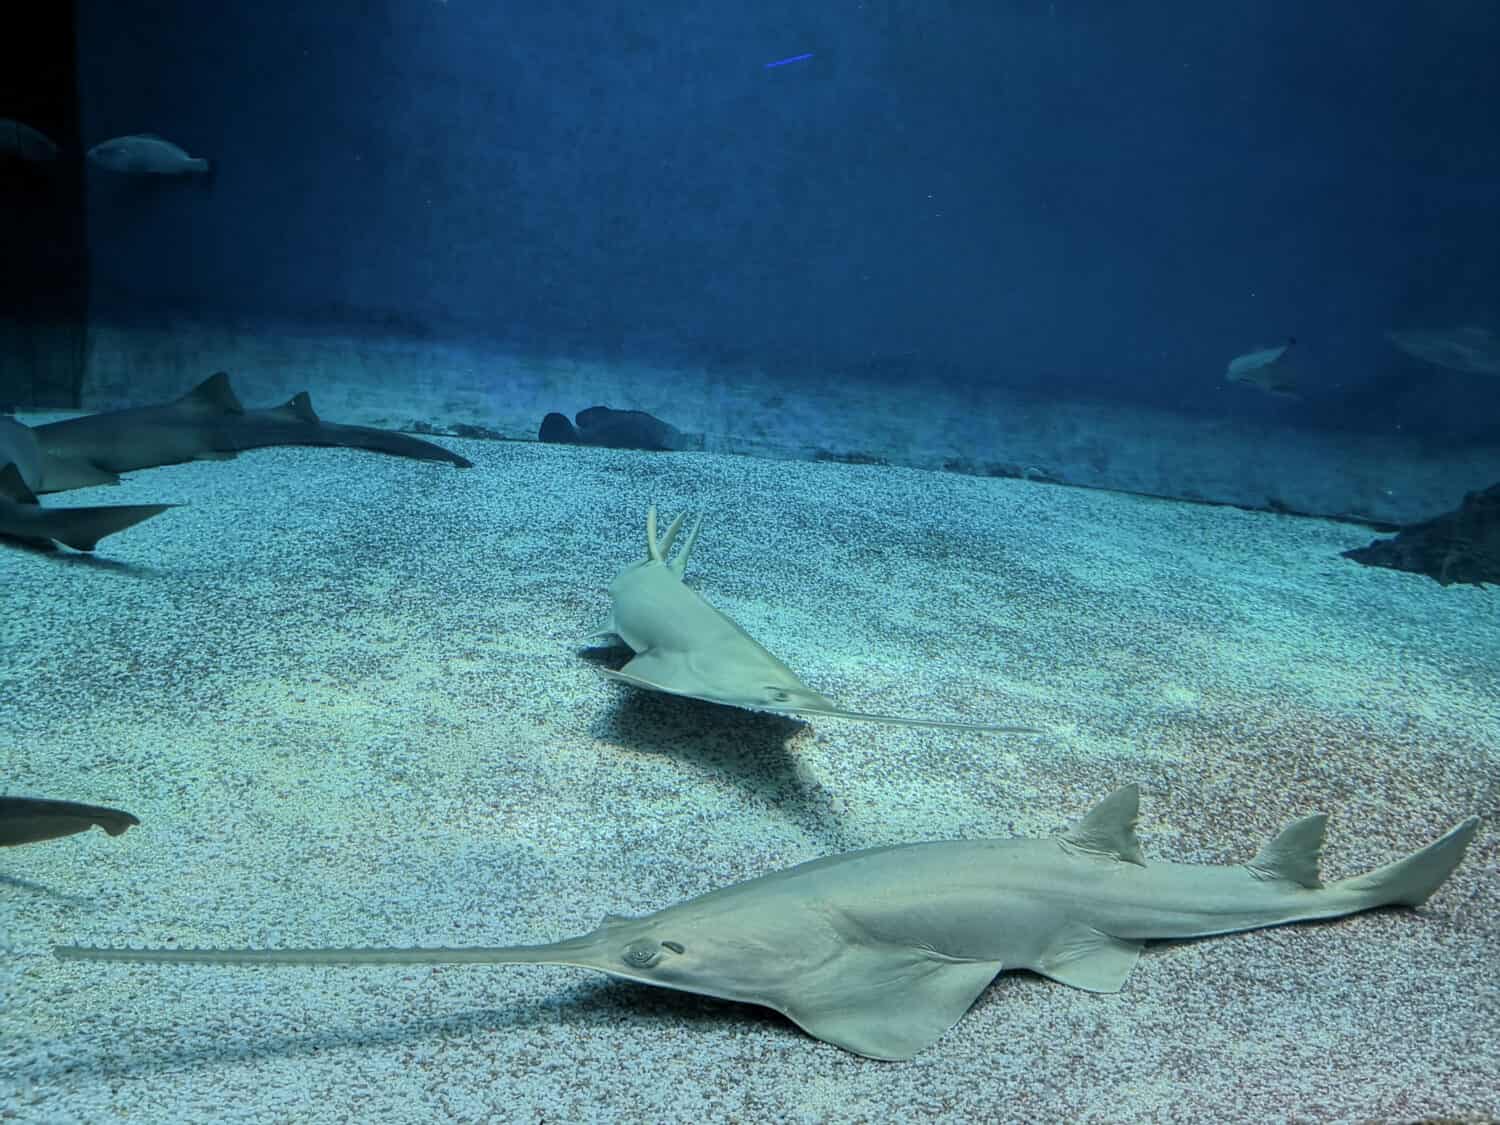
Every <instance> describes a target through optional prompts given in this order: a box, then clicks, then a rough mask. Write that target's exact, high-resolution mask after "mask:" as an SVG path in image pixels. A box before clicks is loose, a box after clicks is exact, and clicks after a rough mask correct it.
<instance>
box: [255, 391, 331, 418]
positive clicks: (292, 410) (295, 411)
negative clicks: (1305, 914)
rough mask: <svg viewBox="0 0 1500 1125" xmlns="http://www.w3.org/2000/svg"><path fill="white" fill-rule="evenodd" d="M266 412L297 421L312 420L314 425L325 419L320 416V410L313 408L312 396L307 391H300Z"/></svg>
mask: <svg viewBox="0 0 1500 1125" xmlns="http://www.w3.org/2000/svg"><path fill="white" fill-rule="evenodd" d="M266 413H268V414H276V415H279V416H281V417H283V418H290V419H292V420H294V421H297V422H311V423H313V424H314V425H317V424H318V423H320V422H322V421H323V419H321V418H319V417H318V412H317V411H316V410H314V409H313V404H312V396H311V395H309V394H308V393H307V392H306V391H298V392H297V393H296V394H294V395H293V396H292V397H291V398H289V399H287V400H286V401H285V402H283V403H282V404H281V405H280V406H276V407H272V408H271V409H270V410H268V411H267V412H266Z"/></svg>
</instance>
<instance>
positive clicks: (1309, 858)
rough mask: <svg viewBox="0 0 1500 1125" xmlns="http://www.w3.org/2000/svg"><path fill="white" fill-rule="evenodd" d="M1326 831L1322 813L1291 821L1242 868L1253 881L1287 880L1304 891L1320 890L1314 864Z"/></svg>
mask: <svg viewBox="0 0 1500 1125" xmlns="http://www.w3.org/2000/svg"><path fill="white" fill-rule="evenodd" d="M1327 830H1328V815H1327V814H1326V813H1314V814H1313V815H1312V816H1304V817H1303V818H1302V819H1301V820H1294V821H1292V823H1290V824H1288V825H1287V826H1286V827H1285V828H1283V829H1282V830H1281V831H1280V832H1278V833H1276V835H1274V836H1272V837H1271V838H1270V839H1269V840H1267V841H1266V843H1265V846H1264V847H1262V848H1261V849H1260V851H1258V852H1256V853H1255V858H1254V859H1252V860H1251V861H1250V862H1249V863H1247V864H1245V867H1246V869H1247V870H1248V871H1249V872H1250V874H1252V875H1254V876H1255V877H1256V878H1257V879H1289V880H1291V881H1292V882H1293V883H1297V884H1299V885H1301V886H1304V887H1309V888H1314V889H1315V888H1317V887H1321V886H1322V885H1323V880H1322V879H1320V878H1319V877H1318V860H1319V859H1320V858H1321V857H1322V855H1323V837H1324V834H1325V833H1326V832H1327Z"/></svg>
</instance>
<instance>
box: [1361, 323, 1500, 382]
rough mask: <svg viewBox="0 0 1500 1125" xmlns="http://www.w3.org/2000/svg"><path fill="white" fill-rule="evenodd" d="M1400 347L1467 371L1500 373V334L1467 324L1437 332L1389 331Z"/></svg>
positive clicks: (1472, 373) (1432, 362) (1393, 342)
mask: <svg viewBox="0 0 1500 1125" xmlns="http://www.w3.org/2000/svg"><path fill="white" fill-rule="evenodd" d="M1385 337H1386V339H1387V340H1389V341H1390V342H1391V343H1392V344H1394V345H1395V346H1396V347H1398V348H1400V349H1401V350H1402V351H1403V352H1405V353H1406V354H1407V355H1409V356H1414V357H1415V358H1417V359H1420V360H1422V361H1423V362H1424V363H1431V364H1435V365H1436V366H1438V367H1446V368H1448V369H1449V370H1450V371H1462V372H1464V373H1465V374H1467V375H1500V336H1497V335H1495V333H1493V332H1491V331H1490V330H1489V329H1488V328H1481V327H1479V326H1478V325H1475V324H1466V325H1464V326H1463V327H1461V328H1450V329H1446V330H1442V331H1437V332H1387V333H1386V334H1385Z"/></svg>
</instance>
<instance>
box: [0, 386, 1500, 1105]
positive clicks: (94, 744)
mask: <svg viewBox="0 0 1500 1125" xmlns="http://www.w3.org/2000/svg"><path fill="white" fill-rule="evenodd" d="M330 413H332V412H330ZM332 416H334V417H337V415H336V414H333V415H332ZM439 440H441V441H442V442H443V443H444V444H446V445H448V446H450V447H452V448H456V449H459V450H460V451H461V452H463V453H464V454H465V455H466V456H468V457H470V458H472V459H473V460H474V461H475V463H476V464H475V467H474V468H473V469H469V470H455V469H453V468H451V467H449V466H446V465H435V464H425V463H418V462H411V461H405V460H400V459H394V458H384V457H379V456H374V455H369V454H363V453H358V452H353V451H346V450H309V449H275V450H264V451H258V452H255V453H249V454H246V455H244V456H242V457H240V458H239V459H237V460H236V461H233V462H230V463H201V464H192V465H184V466H177V467H171V468H164V469H158V470H152V471H150V472H142V473H138V474H135V475H134V476H133V477H132V479H131V480H129V481H128V482H126V483H125V484H124V485H123V486H121V487H119V488H114V489H100V490H93V491H91V492H76V493H69V494H64V495H60V496H53V497H49V498H46V499H47V501H48V503H50V504H56V505H59V506H62V505H68V504H78V503H141V502H173V503H182V504H185V505H187V506H185V507H182V508H178V509H174V510H172V511H170V512H167V513H166V514H164V515H162V516H160V517H158V518H156V519H153V520H150V521H148V522H146V523H144V524H142V525H140V526H138V527H136V528H133V529H131V530H129V531H126V532H124V533H121V534H119V535H117V536H115V537H112V538H110V539H108V540H106V541H105V542H104V543H103V544H102V545H101V549H100V550H99V551H98V553H97V555H96V556H95V557H85V556H79V555H76V554H73V553H71V552H58V553H56V554H54V555H51V556H48V555H44V554H38V553H34V552H31V551H27V550H23V549H19V548H14V547H10V546H0V598H3V602H0V604H3V608H4V622H5V626H4V633H3V641H0V646H3V647H0V653H3V662H0V756H3V760H4V763H5V768H4V775H3V776H4V780H3V784H4V787H5V789H6V790H7V791H9V792H12V793H18V794H29V795H35V796H47V797H55V798H64V799H73V800H82V801H89V802H94V803H102V804H111V805H117V806H120V807H123V808H126V809H129V810H130V811H132V812H133V813H135V814H136V815H138V816H139V817H140V818H141V822H142V823H141V826H140V827H139V828H137V829H133V830H132V831H131V832H129V833H128V834H127V835H125V836H123V837H120V838H118V839H110V838H107V837H105V836H104V835H103V834H102V833H99V832H91V833H89V834H86V835H81V836H75V837H71V838H68V839H63V840H57V841H52V842H49V843H44V844H36V845H30V846H25V847H19V848H15V849H10V850H7V851H6V852H5V853H4V854H3V855H0V911H3V912H0V933H3V936H4V939H5V943H6V945H7V951H6V955H5V958H4V962H3V967H0V1000H3V1008H0V1118H4V1119H14V1120H20V1121H27V1122H33V1121H34V1122H48V1123H51V1122H89V1123H100V1122H110V1121H123V1120H127V1119H128V1120H136V1121H142V1120H150V1121H163V1122H165V1121H173V1122H175V1121H186V1122H197V1121H203V1122H209V1121H213V1122H222V1121H236V1122H238V1121H256V1122H259V1121H267V1122H270V1121H284V1122H298V1123H308V1125H311V1123H319V1122H372V1121H379V1122H421V1121H451V1122H481V1121H510V1120H515V1121H542V1120H549V1121H551V1120H569V1121H579V1120H590V1119H611V1118H617V1119H629V1120H658V1121H703V1120H741V1121H762V1120H789V1121H872V1122H874V1121H891V1120H917V1119H920V1120H951V1121H964V1122H972V1121H981V1120H983V1121H1008V1120H1016V1121H1021V1120H1025V1121H1043V1120H1053V1121H1063V1120H1071V1121H1144V1120H1150V1121H1194V1122H1201V1121H1210V1120H1212V1121H1229V1120H1245V1121H1268V1120H1309V1121H1310V1120H1316V1121H1351V1122H1356V1121H1414V1120H1418V1119H1421V1118H1423V1117H1424V1116H1434V1117H1445V1118H1457V1119H1485V1118H1487V1117H1489V1116H1491V1115H1494V1114H1496V1113H1500V972H1497V965H1500V926H1497V920H1500V880H1497V870H1500V864H1497V854H1500V847H1497V843H1496V836H1495V834H1494V831H1493V818H1494V816H1495V814H1496V812H1497V802H1500V603H1497V602H1496V600H1495V599H1496V596H1497V595H1496V592H1495V591H1494V590H1493V589H1488V590H1480V589H1474V588H1469V587H1450V588H1447V589H1444V588H1442V587H1439V586H1438V585H1437V584H1436V583H1433V582H1431V581H1429V580H1427V579H1424V578H1421V577H1419V576H1415V575H1410V574H1401V573H1395V572H1389V571H1382V570H1374V569H1366V568H1363V567H1360V566H1358V565H1356V564H1353V563H1351V562H1348V561H1346V560H1343V559H1341V558H1340V557H1339V552H1340V551H1341V550H1343V549H1345V548H1348V547H1352V546H1356V545H1360V544H1363V543H1365V542H1367V541H1368V540H1369V539H1370V533H1369V532H1368V531H1366V530H1364V529H1361V528H1358V527H1353V526H1348V525H1340V524H1331V523H1322V522H1318V521H1313V520H1302V519H1293V518H1288V517H1284V516H1277V515H1272V514H1265V513H1250V512H1244V511H1239V510H1236V509H1232V508H1211V507H1203V506H1193V505H1181V504H1174V503H1169V502H1162V501H1152V500H1147V499H1142V498H1139V497H1131V496H1122V495H1117V494H1112V493H1106V492H1099V491H1088V490H1080V489H1070V488H1063V487H1057V486H1050V485H1045V484H1038V483H1032V482H1025V481H1018V480H1005V479H990V478H983V477H968V476H959V475H949V474H935V473H926V472H920V471H915V470H906V469H895V468H886V467H877V466H851V465H840V464H817V463H801V462H793V461H769V460H759V459H753V458H746V457H731V456H721V455H714V454H677V455H650V454H640V453H629V452H616V451H608V450H592V449H577V448H561V447H547V446H537V445H526V444H519V443H503V442H475V441H459V440H454V439H439ZM652 502H654V503H656V504H658V505H659V506H660V507H661V508H662V509H663V511H664V513H666V514H669V515H670V514H672V513H675V512H676V511H679V510H684V509H694V510H698V509H702V510H704V511H705V512H706V513H707V518H706V520H705V524H704V531H703V535H702V538H701V540H700V542H699V545H698V547H697V550H696V551H695V553H694V556H693V560H692V564H691V566H690V568H689V579H690V581H692V582H693V583H694V584H695V585H696V587H697V588H698V589H699V590H700V591H701V592H702V593H703V594H704V595H705V596H706V597H707V598H708V599H709V600H710V601H712V602H713V603H714V604H715V605H717V606H719V607H720V608H721V609H723V610H724V611H725V612H727V613H728V614H730V615H731V616H732V617H734V618H735V619H736V620H737V621H739V622H740V624H741V625H743V626H744V627H745V629H746V630H747V631H748V632H749V633H750V634H751V635H752V636H754V637H756V638H757V639H759V640H760V641H761V642H762V643H764V644H765V645H766V646H767V647H768V648H769V649H770V650H771V651H773V652H774V653H776V654H777V655H778V656H780V657H781V658H782V659H784V660H785V661H786V662H787V663H788V664H789V665H791V666H792V667H793V668H795V669H796V670H797V671H798V672H799V673H800V674H801V675H802V676H803V678H804V679H806V680H807V681H808V682H809V683H811V684H812V685H814V686H815V687H817V688H819V689H821V690H823V691H825V692H826V693H828V694H829V695H832V696H833V697H835V698H836V699H838V700H840V701H841V702H843V703H845V704H846V705H848V706H850V707H857V708H861V709H865V710H879V711H884V712H896V713H904V714H916V715H933V716H952V717H960V718H967V719H973V720H981V719H995V720H998V721H1013V722H1017V723H1026V724H1031V725H1035V726H1039V727H1043V728H1045V729H1046V730H1047V732H1048V733H1047V734H1046V735H1043V736H1031V737H1016V736H1005V737H997V736H993V735H983V734H970V733H962V732H959V733H955V732H951V731H941V730H922V729H905V728H893V727H884V726H874V725H868V724H862V723H856V722H851V721H844V720H835V719H818V720H815V721H813V722H811V723H802V722H794V721H790V720H787V719H784V718H778V717H774V716H766V715H756V714H752V713H748V712H742V711H737V710H733V709H728V708H722V707H715V706H711V705H707V704H700V703H697V702H694V701H691V700H682V699H676V698H669V697H662V696H654V695H648V694H644V693H634V692H630V691H628V690H625V689H621V688H619V687H615V686H612V685H610V684H608V683H606V682H604V681H603V680H602V678H601V677H599V676H598V675H597V674H596V672H595V670H594V668H593V667H592V666H591V664H590V663H589V662H588V661H587V660H585V659H581V658H580V656H579V647H580V642H582V641H583V640H584V639H585V638H587V637H588V636H589V635H591V634H593V633H594V632H595V631H596V630H597V629H598V628H600V626H601V625H602V624H603V622H604V619H605V615H606V611H607V608H608V599H607V596H606V594H605V587H606V586H607V584H608V583H609V581H610V579H611V578H612V577H613V576H614V575H615V574H616V573H617V572H618V571H619V570H620V569H622V568H623V567H624V566H626V565H628V564H629V563H631V562H634V561H636V560H637V559H638V558H640V557H642V555H643V551H644V542H645V539H644V517H645V512H646V508H647V506H648V504H650V503H652ZM1128 781H1138V782H1140V783H1141V786H1142V791H1143V796H1142V821H1141V828H1140V830H1141V836H1142V840H1143V843H1144V848H1145V852H1146V855H1147V858H1148V860H1149V859H1150V858H1151V857H1160V858H1169V859H1173V860H1178V861H1182V862H1197V863H1232V862H1239V861H1242V860H1245V859H1247V858H1249V856H1250V855H1252V854H1253V853H1254V851H1255V849H1256V848H1258V847H1259V845H1260V844H1261V843H1262V842H1263V841H1264V840H1265V839H1266V838H1267V837H1268V836H1270V835H1271V834H1272V833H1273V832H1274V831H1275V830H1276V829H1277V828H1278V827H1280V826H1281V825H1282V824H1284V823H1286V822H1287V821H1289V820H1291V819H1294V818H1295V817H1297V816H1300V815H1303V814H1305V813H1307V812H1310V811H1314V810H1325V811H1327V812H1329V813H1331V814H1332V823H1331V826H1330V832H1329V840H1328V847H1327V850H1326V852H1325V856H1324V873H1325V875H1326V876H1328V877H1330V878H1333V877H1339V876H1343V875H1347V874H1352V873H1356V872H1359V871H1363V870H1365V869H1367V868H1369V867H1372V866H1375V865H1377V864H1379V863H1382V862H1385V861H1386V860H1389V859H1391V858H1393V857H1395V856H1396V855H1398V854H1403V853H1405V852H1407V851H1410V850H1412V849H1413V848H1415V847H1417V846H1419V845H1421V844H1424V843H1426V842H1428V841H1429V840H1431V839H1433V838H1435V837H1436V836H1437V835H1439V834H1440V833H1441V832H1442V831H1444V830H1445V829H1446V828H1448V827H1449V826H1450V825H1452V824H1453V823H1455V822H1457V821H1458V820H1460V819H1462V818H1463V817H1465V816H1468V815H1470V814H1479V815H1480V816H1481V817H1483V818H1484V823H1483V825H1482V826H1481V828H1480V832H1479V835H1478V837H1477V838H1476V840H1475V842H1474V845H1473V847H1472V848H1471V849H1470V852H1469V855H1468V858H1467V860H1466V861H1465V862H1464V864H1463V865H1462V866H1461V867H1460V868H1459V870H1458V871H1457V873H1456V874H1455V875H1454V877H1453V879H1452V880H1451V881H1450V882H1449V883H1448V884H1447V885H1446V886H1445V887H1444V888H1443V889H1442V890H1441V891H1440V892H1439V893H1438V894H1437V895H1436V896H1435V897H1434V898H1433V899H1432V900H1431V901H1430V902H1429V903H1428V905H1427V906H1426V907H1425V908H1423V909H1422V910H1419V911H1415V912H1414V911H1409V910H1388V911H1377V912H1372V913H1367V914H1364V915H1360V916H1356V917H1352V918H1346V919H1342V920H1339V921H1335V922H1330V923H1322V924H1315V925H1300V926H1291V927H1285V928H1280V929H1272V930H1262V931H1256V932H1252V933H1246V934H1240V935H1234V936H1229V937H1223V938H1215V939H1208V940H1204V941H1199V942H1191V943H1171V944H1165V945H1160V946H1154V947H1152V948H1150V949H1148V951H1147V953H1146V954H1145V955H1144V956H1143V957H1142V959H1141V962H1140V964H1139V965H1138V967H1137V969H1136V971H1135V972H1134V974H1133V975H1132V976H1131V978H1130V980H1129V981H1128V982H1127V984H1126V987H1125V990H1124V991H1123V992H1121V993H1119V994H1118V995H1104V996H1101V995H1091V994H1087V993H1083V992H1079V991H1076V990H1073V989H1070V988H1067V987H1064V986H1062V985H1059V984H1056V983H1053V982H1050V981H1047V980H1044V979H1041V978H1039V977H1035V976H1031V975H1029V974H1025V973H1016V974H1004V975H1002V976H1001V977H999V978H998V979H997V981H996V982H995V983H994V984H993V985H992V986H991V987H990V988H989V989H988V990H987V991H986V992H985V993H984V994H983V995H982V996H981V997H980V999H979V1001H978V1002H977V1003H976V1004H975V1005H974V1007H973V1009H972V1010H971V1011H970V1012H969V1013H968V1015H967V1016H966V1017H965V1018H964V1019H963V1020H961V1021H960V1022H959V1023H958V1025H957V1026H956V1027H954V1028H953V1029H952V1030H951V1031H950V1032H948V1034H947V1035H946V1036H944V1038H943V1039H942V1040H941V1041H940V1042H939V1043H938V1044H937V1045H936V1046H935V1047H933V1048H931V1049H929V1050H928V1051H926V1052H924V1053H923V1054H921V1055H919V1056H918V1057H917V1059H916V1060H915V1061H913V1062H911V1063H906V1064H892V1063H880V1062H873V1061H870V1060H867V1059H863V1058H859V1057H856V1056H854V1055H851V1054H848V1053H846V1052H844V1051H842V1050H840V1049H838V1048H836V1047H832V1046H830V1045H828V1044H825V1043H822V1042H819V1041H817V1040H814V1039H812V1038H810V1037H808V1036H807V1035H805V1034H804V1033H803V1032H801V1031H800V1030H798V1029H797V1028H796V1027H795V1026H794V1025H793V1024H791V1023H789V1022H787V1021H786V1020H784V1019H782V1018H781V1017H779V1016H777V1015H775V1014H774V1013H772V1012H770V1011H768V1010H764V1009H759V1008H756V1007H751V1006H746V1005H738V1004H732V1003H727V1002H721V1001H716V1000H709V999H702V998H698V997H695V996H691V995H684V994H678V993H673V992H668V991H664V990H658V989H652V988H648V987H643V986H638V985H632V984H628V983H623V982H616V981H611V980H609V979H608V978H606V977H603V976H600V975H597V974H591V973H588V972H585V971H581V970H573V969H566V968H555V967H495V968H482V967H438V968H429V967H422V968H326V969H320V968H304V967H291V966H288V967H280V968H237V967H219V966H172V965H157V966H153V965H128V964H111V963H91V962H76V963H75V962H69V963H63V962H58V961H56V960H54V958H53V957H52V955H51V953H50V947H51V946H52V945H53V944H54V943H81V944H124V943H133V944H146V945H159V944H175V945H182V946H188V945H222V946H229V945H235V946H238V945H266V946H277V945H281V946H292V945H295V946H306V945H338V946H345V945H402V946H404V945H458V944H502V943H513V942H539V941H547V940H552V939H555V938H559V937H562V936H566V935H570V934H576V933H580V932H583V931H586V930H588V929H591V928H593V927H594V926H595V925H597V923H598V922H599V920H600V918H601V917H602V916H603V915H604V914H606V913H619V914H638V913H646V912H649V911H652V910H656V909H659V908H661V907H664V906H667V905H669V904H671V903H673V902H676V901H679V900H681V899H683V898H687V897H690V896H692V895H695V894H698V893H701V892H703V891H707V890H711V889H713V888H716V887H720V886H724V885H727V884H729V883H733V882H736V881H739V880H742V879H745V878H748V877H751V876H753V875H756V874H759V873H761V872H764V871H767V870H771V869H776V868H781V867H786V866H790V865H792V864H794V863H798V862H801V861H802V860H806V859H810V858H813V857H816V856H820V855H826V854H830V853H834V852H839V851H844V850H848V849H852V848H858V847H866V846H871V845H876V844H886V843H899V842H908V841H916V840H928V839H943V838H955V837H974V836H1012V835H1046V834H1048V833H1051V832H1054V831H1056V830H1058V829H1060V828H1062V827H1064V826H1066V825H1067V824H1068V823H1070V822H1071V821H1072V820H1074V819H1076V818H1077V817H1078V816H1079V815H1081V814H1082V813H1083V812H1084V811H1086V810H1087V809H1088V807H1089V806H1090V805H1091V804H1092V803H1093V802H1095V801H1096V800H1098V799H1099V798H1101V797H1103V796H1104V795H1106V794H1107V793H1108V792H1109V791H1110V790H1112V789H1113V788H1115V787H1116V786H1117V785H1119V784H1121V783H1124V782H1128Z"/></svg>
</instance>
